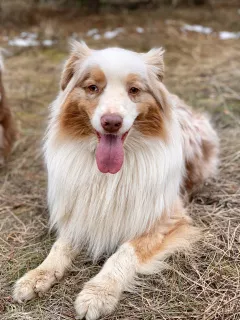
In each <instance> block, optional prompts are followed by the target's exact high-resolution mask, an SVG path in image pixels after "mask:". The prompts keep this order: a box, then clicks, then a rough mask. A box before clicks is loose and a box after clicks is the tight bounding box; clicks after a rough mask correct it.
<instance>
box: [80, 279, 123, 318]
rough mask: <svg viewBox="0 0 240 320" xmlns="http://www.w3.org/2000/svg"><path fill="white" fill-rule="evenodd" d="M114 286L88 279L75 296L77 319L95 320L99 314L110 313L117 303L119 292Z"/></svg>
mask: <svg viewBox="0 0 240 320" xmlns="http://www.w3.org/2000/svg"><path fill="white" fill-rule="evenodd" d="M116 287H117V286H115V288H114V286H113V285H112V284H109V283H108V282H107V281H106V282H105V283H101V284H99V283H94V281H89V282H88V283H86V284H85V286H84V288H83V290H82V291H81V292H80V293H79V295H78V296H77V299H76V301H75V309H76V311H77V314H78V319H83V318H84V317H85V318H86V320H96V319H98V318H99V317H100V316H103V315H107V314H110V313H111V312H112V311H113V310H114V308H115V307H116V305H117V302H118V300H119V296H120V293H119V292H118V291H117V290H116Z"/></svg>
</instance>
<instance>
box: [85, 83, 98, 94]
mask: <svg viewBox="0 0 240 320" xmlns="http://www.w3.org/2000/svg"><path fill="white" fill-rule="evenodd" d="M88 90H89V91H90V92H91V93H98V92H99V89H98V87H97V86H96V85H95V84H92V85H91V86H88Z"/></svg>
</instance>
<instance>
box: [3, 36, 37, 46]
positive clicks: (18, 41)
mask: <svg viewBox="0 0 240 320" xmlns="http://www.w3.org/2000/svg"><path fill="white" fill-rule="evenodd" d="M8 44H9V45H10V46H16V47H35V46H38V45H39V41H37V40H35V39H31V38H26V39H22V38H14V39H12V40H9V41H8Z"/></svg>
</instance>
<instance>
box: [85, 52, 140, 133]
mask: <svg viewBox="0 0 240 320" xmlns="http://www.w3.org/2000/svg"><path fill="white" fill-rule="evenodd" d="M86 64H87V65H88V66H91V65H93V66H94V65H95V66H96V65H97V66H98V67H99V68H100V69H101V70H102V71H103V73H104V75H105V77H106V80H107V85H106V88H105V89H104V92H103V93H102V94H101V96H100V100H99V104H98V106H97V108H96V110H95V112H94V114H93V117H92V119H91V123H92V126H93V127H94V128H95V129H96V131H98V132H99V133H102V134H103V133H104V130H103V128H102V126H101V122H100V121H101V117H102V116H103V115H104V114H118V115H120V116H121V117H122V118H123V124H122V127H121V129H120V130H119V135H123V134H124V133H126V132H127V131H128V130H129V129H130V128H131V126H132V125H133V122H134V120H135V119H136V117H137V115H138V112H137V107H136V103H134V102H133V101H132V100H131V99H130V97H129V95H128V88H127V83H126V79H127V76H128V75H130V74H137V75H139V76H141V77H143V78H145V77H146V65H145V63H144V61H143V59H142V58H141V56H140V55H139V54H138V53H135V52H131V51H127V50H124V49H119V48H109V49H104V50H99V51H95V52H93V54H92V55H91V56H90V57H89V58H88V59H87V61H86Z"/></svg>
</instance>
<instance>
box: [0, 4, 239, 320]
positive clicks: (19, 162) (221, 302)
mask: <svg viewBox="0 0 240 320" xmlns="http://www.w3.org/2000/svg"><path fill="white" fill-rule="evenodd" d="M166 20H167V22H166ZM184 23H189V24H194V23H195V24H196V23H197V24H203V25H206V26H211V27H213V28H214V29H215V30H217V31H219V30H228V31H240V16H239V15H238V13H237V10H236V8H235V9H231V10H230V9H226V8H225V9H222V10H221V9H219V10H218V11H214V12H210V11H209V9H207V10H206V9H205V10H199V9H198V10H196V9H190V10H186V9H185V10H180V9H178V10H174V11H171V10H167V9H166V10H165V11H163V10H162V11H161V10H159V11H157V12H149V13H146V12H143V11H141V12H138V13H134V14H131V15H129V14H128V15H127V14H126V13H125V14H119V15H111V14H108V15H105V16H93V17H91V18H89V17H85V18H83V17H80V18H77V17H73V18H72V17H67V16H66V17H65V18H63V17H61V19H57V18H54V20H51V21H50V20H49V19H48V20H47V21H46V20H44V21H43V22H42V23H41V24H40V25H39V26H35V27H31V28H30V27H29V28H27V29H19V28H17V27H16V28H14V27H11V28H6V29H2V28H1V30H0V46H3V47H6V42H4V38H3V37H4V36H6V35H8V36H10V37H12V36H14V35H15V34H17V33H19V32H20V31H26V30H27V31H38V32H40V33H41V34H42V35H43V36H45V35H48V36H49V35H50V36H51V37H54V38H56V39H57V40H58V43H57V45H55V46H53V47H51V48H48V49H46V48H37V47H36V48H28V49H26V48H25V49H19V48H13V47H11V48H9V50H10V52H11V55H10V56H9V57H8V58H7V59H6V69H7V72H6V74H5V77H4V78H5V84H6V88H7V92H8V97H9V100H10V103H11V105H12V109H13V111H14V114H15V118H16V121H17V125H18V131H19V137H18V141H17V143H16V145H15V148H14V150H13V153H12V156H11V157H10V159H9V162H8V164H7V166H6V167H4V168H2V169H0V266H1V268H0V291H1V292H0V319H1V320H10V319H15V320H40V319H41V320H50V319H51V320H62V319H67V320H70V319H75V313H74V309H73V302H74V300H75V297H76V295H77V293H78V292H79V291H80V290H81V288H82V286H83V283H84V282H85V281H87V280H88V279H89V278H90V277H91V276H93V275H95V274H96V273H97V272H98V271H99V269H100V268H101V264H102V263H99V264H95V265H93V264H92V262H91V261H90V259H89V258H88V257H87V256H86V254H85V253H84V252H82V253H81V255H80V256H79V257H78V259H77V261H76V262H75V263H74V265H73V266H72V268H71V270H70V271H69V273H68V274H67V276H66V277H65V279H64V280H63V281H61V283H59V284H57V285H55V286H54V287H53V288H52V289H51V290H50V291H49V292H48V293H47V294H46V295H45V296H44V297H41V298H39V299H36V300H34V301H30V302H28V303H27V304H24V305H17V304H15V303H13V301H12V298H11V292H12V285H13V284H14V282H15V281H16V280H17V279H18V278H19V277H20V276H22V275H23V274H24V273H25V271H26V270H29V269H31V268H34V267H36V266H37V265H38V264H39V263H40V262H41V261H42V260H43V259H44V258H45V256H46V255H47V253H48V251H49V249H50V247H51V244H52V243H53V241H54V234H53V235H50V234H49V233H48V213H47V207H46V199H45V198H46V174H45V170H44V165H43V160H42V154H41V143H42V142H41V141H42V137H43V132H44V129H45V127H46V119H47V114H48V110H47V106H48V104H49V103H50V102H51V101H52V100H53V98H54V97H55V95H56V93H57V90H58V81H59V75H60V71H61V65H62V62H63V61H64V59H65V57H66V54H67V44H66V39H67V37H68V36H70V34H71V33H72V32H76V34H77V35H78V36H79V37H82V36H83V35H84V34H85V33H86V31H87V30H88V29H90V28H99V29H100V31H106V30H107V29H108V28H110V29H113V28H115V27H125V29H126V31H125V34H124V33H123V34H121V35H119V36H118V37H116V38H114V39H112V40H104V41H95V40H93V39H88V38H87V37H85V40H87V43H88V44H89V45H90V46H91V45H92V46H93V47H95V48H100V47H104V46H106V45H107V46H115V45H118V46H123V47H126V48H130V49H134V50H138V51H146V50H148V49H150V48H151V47H152V46H164V47H165V48H166V50H167V51H166V59H165V62H166V76H165V82H166V84H167V85H168V88H169V89H171V91H173V92H175V93H177V94H179V95H180V96H181V97H182V98H184V99H185V100H186V101H187V102H188V103H189V104H191V105H193V106H194V107H195V108H198V109H201V110H206V111H207V112H209V113H210V114H212V117H213V121H214V123H215V126H216V128H217V130H218V132H219V135H220V138H221V166H220V170H219V176H218V177H217V178H216V179H215V180H214V181H211V182H210V183H208V185H206V186H205V187H204V189H203V190H202V191H201V192H200V193H199V194H198V195H196V196H195V197H194V198H193V200H192V201H191V203H190V204H189V205H188V210H189V212H190V214H191V216H192V218H193V220H194V222H195V224H196V225H197V226H200V227H201V228H202V230H203V237H202V240H201V241H200V243H198V245H197V246H196V248H194V250H193V252H192V253H191V254H190V255H182V254H177V255H175V256H174V257H172V258H171V259H170V260H168V261H167V264H166V270H165V271H163V272H162V273H161V274H159V275H155V276H149V277H145V278H144V282H143V285H142V287H141V288H140V289H139V291H138V292H137V293H135V294H128V293H126V294H124V295H123V297H122V300H121V303H120V304H119V306H118V308H117V310H116V312H115V313H114V314H113V315H110V316H108V317H105V318H104V319H125V320H127V319H132V320H135V319H144V320H154V319H163V320H174V319H182V320H184V319H189V320H190V319H199V320H213V319H215V320H239V319H240V207H239V205H240V127H239V126H240V117H239V115H240V90H239V89H240V87H239V85H240V40H226V41H222V40H219V39H217V37H215V36H214V35H201V34H197V33H187V34H184V33H182V32H181V31H180V27H181V25H182V24H184ZM137 26H141V27H143V28H144V29H145V32H144V34H138V33H136V32H135V31H134V30H135V28H136V27H137Z"/></svg>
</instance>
